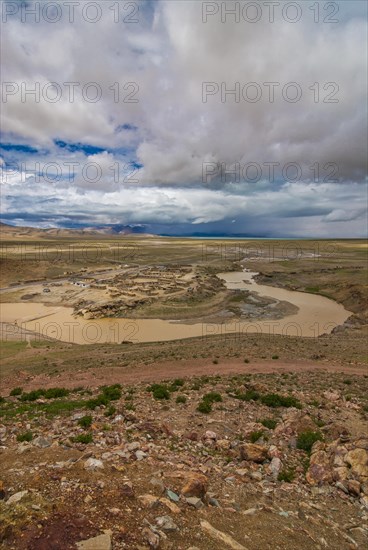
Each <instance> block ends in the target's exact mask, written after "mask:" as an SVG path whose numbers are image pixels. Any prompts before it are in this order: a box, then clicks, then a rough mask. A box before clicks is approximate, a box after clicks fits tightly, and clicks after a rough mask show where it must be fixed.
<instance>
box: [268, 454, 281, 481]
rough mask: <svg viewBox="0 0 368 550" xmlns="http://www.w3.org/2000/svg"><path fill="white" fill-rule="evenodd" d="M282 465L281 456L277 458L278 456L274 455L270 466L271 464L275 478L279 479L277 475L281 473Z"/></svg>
mask: <svg viewBox="0 0 368 550" xmlns="http://www.w3.org/2000/svg"><path fill="white" fill-rule="evenodd" d="M281 467H282V462H281V460H280V459H279V458H277V457H276V456H274V457H273V459H272V460H271V462H270V466H269V468H270V471H271V474H272V476H273V477H274V479H277V476H278V475H279V473H280V470H281Z"/></svg>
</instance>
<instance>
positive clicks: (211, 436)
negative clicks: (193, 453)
mask: <svg viewBox="0 0 368 550" xmlns="http://www.w3.org/2000/svg"><path fill="white" fill-rule="evenodd" d="M204 439H213V440H214V441H216V439H217V434H216V433H215V432H212V431H211V430H207V431H206V433H205V434H204Z"/></svg>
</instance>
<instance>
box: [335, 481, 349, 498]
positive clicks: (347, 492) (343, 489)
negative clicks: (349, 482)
mask: <svg viewBox="0 0 368 550" xmlns="http://www.w3.org/2000/svg"><path fill="white" fill-rule="evenodd" d="M335 485H336V487H337V488H338V489H340V491H343V492H344V493H345V494H346V495H348V494H349V491H348V489H347V487H346V485H345V484H344V483H341V481H337V482H336V484H335Z"/></svg>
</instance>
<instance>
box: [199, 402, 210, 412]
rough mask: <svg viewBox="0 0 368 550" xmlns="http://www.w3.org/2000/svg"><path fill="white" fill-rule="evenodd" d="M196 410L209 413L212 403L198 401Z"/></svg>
mask: <svg viewBox="0 0 368 550" xmlns="http://www.w3.org/2000/svg"><path fill="white" fill-rule="evenodd" d="M197 411H198V412H201V413H203V414H209V413H210V412H211V411H212V405H211V402H210V401H200V402H199V403H198V407H197Z"/></svg>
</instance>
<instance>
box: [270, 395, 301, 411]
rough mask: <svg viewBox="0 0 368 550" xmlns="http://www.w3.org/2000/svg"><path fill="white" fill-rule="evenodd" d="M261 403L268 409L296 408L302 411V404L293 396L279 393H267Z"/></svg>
mask: <svg viewBox="0 0 368 550" xmlns="http://www.w3.org/2000/svg"><path fill="white" fill-rule="evenodd" d="M261 403H263V404H264V405H267V407H296V408H297V409H301V403H300V402H299V401H298V400H297V399H296V398H295V397H292V396H291V395H279V394H278V393H267V394H266V395H262V396H261Z"/></svg>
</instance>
